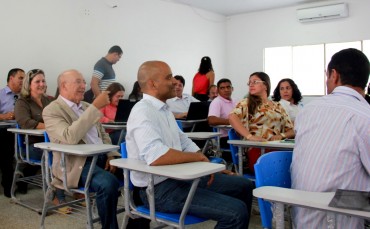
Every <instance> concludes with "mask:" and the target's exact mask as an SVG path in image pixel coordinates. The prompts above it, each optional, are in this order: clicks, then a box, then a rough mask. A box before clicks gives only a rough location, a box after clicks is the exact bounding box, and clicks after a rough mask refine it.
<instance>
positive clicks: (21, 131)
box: [7, 128, 45, 161]
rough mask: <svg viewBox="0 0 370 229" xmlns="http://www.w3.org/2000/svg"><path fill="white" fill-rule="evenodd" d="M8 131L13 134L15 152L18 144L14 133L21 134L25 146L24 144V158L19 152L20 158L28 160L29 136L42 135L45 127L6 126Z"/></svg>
mask: <svg viewBox="0 0 370 229" xmlns="http://www.w3.org/2000/svg"><path fill="white" fill-rule="evenodd" d="M7 130H8V131H9V132H12V133H14V134H15V152H17V148H18V147H17V145H18V139H17V135H16V134H23V135H24V136H25V137H24V141H25V143H24V144H25V146H26V159H24V158H23V155H22V154H21V153H20V152H19V156H20V158H22V160H27V161H29V160H30V158H29V140H28V138H29V136H44V133H45V129H18V128H8V129H7Z"/></svg>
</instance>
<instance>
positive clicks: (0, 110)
mask: <svg viewBox="0 0 370 229" xmlns="http://www.w3.org/2000/svg"><path fill="white" fill-rule="evenodd" d="M18 96H19V94H15V93H13V92H12V90H10V88H9V87H8V86H6V87H4V88H3V89H1V90H0V114H5V113H8V112H13V111H14V103H15V101H16V97H17V98H18Z"/></svg>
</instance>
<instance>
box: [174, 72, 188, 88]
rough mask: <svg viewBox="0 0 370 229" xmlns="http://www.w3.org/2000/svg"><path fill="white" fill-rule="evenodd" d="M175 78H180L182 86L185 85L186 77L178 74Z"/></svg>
mask: <svg viewBox="0 0 370 229" xmlns="http://www.w3.org/2000/svg"><path fill="white" fill-rule="evenodd" d="M173 78H175V79H176V80H179V81H180V82H181V83H182V86H184V87H185V79H184V77H182V76H180V75H176V76H174V77H173Z"/></svg>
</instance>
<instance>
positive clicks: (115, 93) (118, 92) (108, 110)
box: [100, 83, 125, 145]
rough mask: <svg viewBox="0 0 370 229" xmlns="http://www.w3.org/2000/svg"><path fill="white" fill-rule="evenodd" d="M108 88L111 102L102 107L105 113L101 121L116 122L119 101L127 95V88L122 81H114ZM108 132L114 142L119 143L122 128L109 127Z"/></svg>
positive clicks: (114, 143)
mask: <svg viewBox="0 0 370 229" xmlns="http://www.w3.org/2000/svg"><path fill="white" fill-rule="evenodd" d="M106 90H107V91H109V100H110V104H109V105H107V106H105V107H104V108H102V109H100V111H101V112H102V113H103V115H104V116H103V117H102V118H101V119H100V122H101V123H107V122H114V118H115V117H116V113H117V106H118V101H119V100H120V99H122V98H123V96H124V95H125V88H124V87H123V86H122V84H120V83H112V84H111V85H109V86H108V87H107V89H106ZM106 132H107V133H109V136H110V138H111V140H112V144H113V145H117V143H118V142H117V141H118V138H119V135H120V133H121V130H110V129H107V130H106Z"/></svg>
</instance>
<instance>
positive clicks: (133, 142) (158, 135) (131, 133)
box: [126, 61, 253, 229]
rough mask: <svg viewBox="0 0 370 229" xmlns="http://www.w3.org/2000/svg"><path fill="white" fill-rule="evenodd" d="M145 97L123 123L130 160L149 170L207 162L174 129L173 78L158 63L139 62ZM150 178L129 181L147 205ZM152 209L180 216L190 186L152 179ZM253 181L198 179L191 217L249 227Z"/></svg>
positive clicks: (217, 177)
mask: <svg viewBox="0 0 370 229" xmlns="http://www.w3.org/2000/svg"><path fill="white" fill-rule="evenodd" d="M138 81H139V84H140V87H141V89H142V91H143V93H144V94H143V99H142V100H140V101H139V102H138V103H137V104H136V105H135V106H134V108H133V109H132V111H131V114H130V117H129V119H128V122H127V135H126V143H127V152H128V157H129V158H134V159H137V160H142V161H145V162H146V164H148V165H150V166H157V165H170V164H180V163H186V162H195V161H206V162H208V159H207V157H205V156H204V155H203V154H202V153H201V152H200V150H199V147H197V146H196V145H195V144H194V143H193V142H192V141H191V140H190V139H189V138H188V137H187V136H186V134H184V133H183V132H182V131H180V129H179V128H178V126H177V124H176V121H175V118H174V116H173V114H172V113H171V111H170V110H169V109H168V105H166V100H167V99H169V98H173V97H174V96H175V83H176V81H175V79H174V78H173V77H172V72H171V69H170V67H169V66H168V65H167V64H166V63H165V62H162V61H148V62H145V63H143V64H142V65H141V66H140V68H139V72H138ZM148 179H149V175H148V174H143V173H139V172H134V171H132V172H131V181H132V183H133V184H134V185H135V186H137V187H140V188H141V190H140V196H141V199H142V201H143V203H144V205H145V206H148V200H147V197H146V193H145V188H146V186H147V185H148ZM154 185H155V203H156V206H155V207H156V209H157V210H158V211H162V212H171V213H180V212H181V210H182V208H183V206H184V203H185V200H186V197H187V195H188V192H189V189H190V186H191V183H189V182H188V181H179V180H174V179H169V178H165V177H160V176H154ZM252 189H253V184H252V182H251V181H249V180H247V179H245V178H243V177H239V176H230V175H225V174H220V173H217V174H214V175H211V176H207V177H203V178H201V181H200V182H199V185H198V188H197V190H196V193H195V195H194V198H193V201H192V203H191V204H190V207H189V214H190V215H194V216H197V217H202V218H207V219H212V220H215V221H217V225H216V228H230V229H231V228H232V229H238V228H240V229H241V228H248V224H249V218H250V209H251V204H252Z"/></svg>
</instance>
